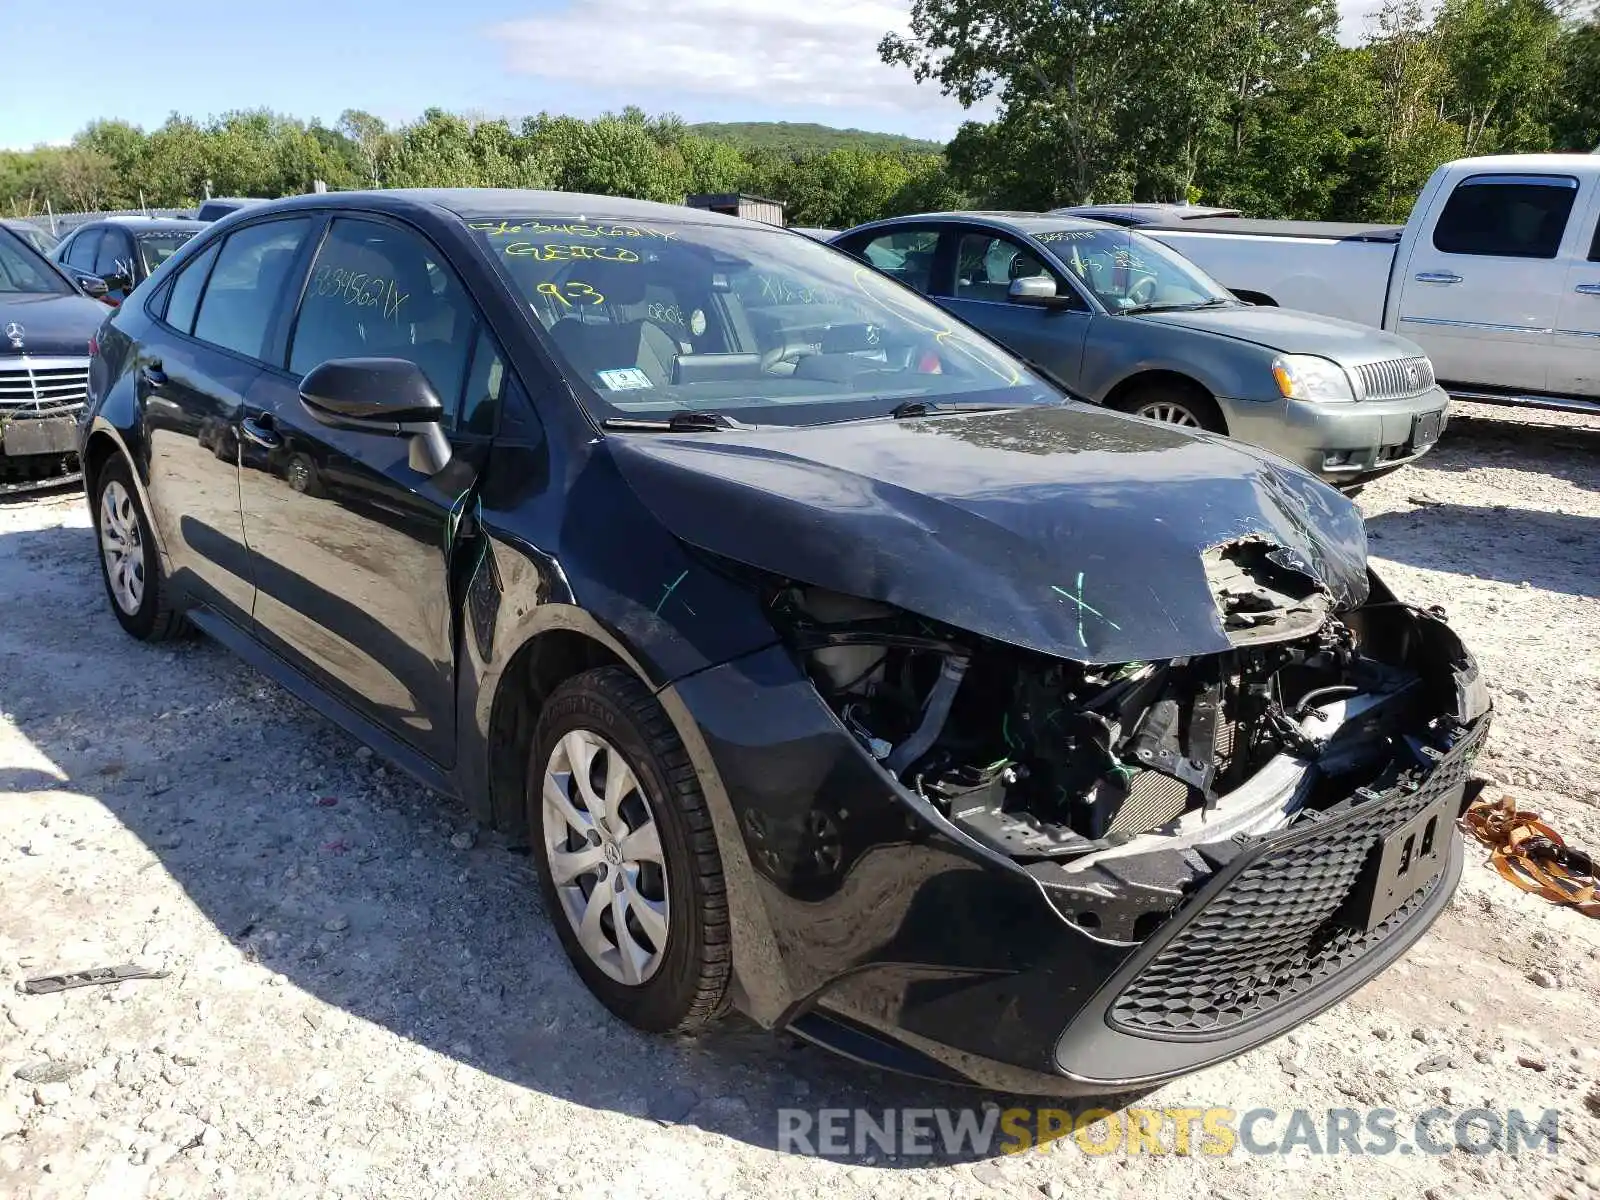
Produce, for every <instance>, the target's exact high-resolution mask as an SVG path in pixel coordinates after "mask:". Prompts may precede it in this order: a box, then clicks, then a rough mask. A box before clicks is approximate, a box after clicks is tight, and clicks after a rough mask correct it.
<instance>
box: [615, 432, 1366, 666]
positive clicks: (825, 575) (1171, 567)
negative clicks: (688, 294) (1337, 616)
mask: <svg viewBox="0 0 1600 1200" xmlns="http://www.w3.org/2000/svg"><path fill="white" fill-rule="evenodd" d="M605 446H606V448H607V450H608V451H609V452H610V453H611V454H612V455H613V456H614V461H615V462H616V464H617V468H618V470H619V471H620V472H621V474H622V476H623V478H624V479H626V480H627V482H628V483H629V485H630V486H631V487H632V488H633V489H634V490H635V491H636V493H637V494H638V495H639V497H640V499H641V500H642V501H643V502H644V504H645V505H646V507H648V508H649V509H650V510H651V511H652V512H653V513H654V514H655V515H656V517H657V518H658V519H659V520H660V521H661V522H662V523H663V524H664V525H665V526H666V527H667V528H668V529H669V530H671V531H672V533H674V534H675V535H676V536H677V537H679V538H681V539H683V540H684V541H685V542H688V543H690V544H691V545H694V546H698V547H700V548H702V549H704V550H708V551H711V552H713V553H715V554H719V555H723V556H725V557H727V558H730V559H734V560H737V561H739V562H742V563H746V564H748V565H750V566H754V567H758V568H761V569H763V570H766V571H771V572H774V573H776V574H779V575H783V576H786V577H789V578H792V579H795V580H797V581H800V582H803V583H810V584H815V585H817V586H820V587H825V588H831V589H834V590H836V591H840V592H845V593H848V594H851V595H855V596H861V597H865V598H868V599H873V600H879V601H883V602H885V603H888V604H894V605H897V606H899V607H901V608H904V609H906V610H908V611H910V612H913V613H918V614H921V615H923V616H927V617H931V618H933V619H935V620H939V621H943V622H946V623H948V624H950V625H953V626H955V627H957V628H960V629H965V630H968V631H969V632H972V633H976V634H980V635H982V636H985V637H991V638H995V639H997V640H999V641H1003V642H1009V643H1011V644H1013V645H1017V646H1022V647H1026V648H1028V649H1033V650H1037V651H1040V652H1042V653H1046V654H1054V655H1058V656H1061V657H1063V658H1069V659H1074V660H1077V661H1080V662H1088V663H1122V662H1132V661H1138V660H1146V659H1165V658H1176V657H1180V656H1183V655H1191V654H1210V653H1217V652H1220V651H1224V650H1227V649H1228V648H1229V646H1230V642H1229V639H1228V636H1227V635H1226V634H1225V633H1224V631H1223V627H1222V620H1221V617H1220V615H1219V613H1218V610H1217V606H1216V603H1215V601H1214V599H1213V597H1212V594H1211V588H1210V584H1209V583H1208V580H1207V578H1206V573H1205V568H1204V566H1203V564H1202V558H1201V556H1202V554H1203V552H1204V551H1205V550H1206V549H1207V548H1209V547H1212V546H1217V545H1220V544H1223V543H1227V542H1233V541H1239V540H1245V539H1256V540H1264V541H1266V542H1268V543H1271V544H1273V545H1275V546H1277V547H1279V548H1281V549H1280V550H1279V551H1278V552H1276V553H1275V557H1277V558H1278V559H1279V560H1280V561H1282V562H1283V563H1285V564H1286V565H1293V566H1294V567H1296V568H1297V569H1300V570H1302V571H1304V572H1305V573H1307V574H1309V575H1312V576H1313V577H1314V578H1315V579H1317V580H1318V581H1320V582H1321V583H1322V584H1323V585H1324V586H1325V587H1326V589H1327V591H1328V592H1329V594H1330V595H1331V596H1332V598H1333V600H1334V603H1335V604H1336V606H1338V607H1339V608H1346V607H1354V606H1356V605H1359V604H1360V603H1361V602H1362V601H1363V600H1364V599H1365V598H1366V591H1367V575H1366V534H1365V530H1364V528H1363V526H1362V523H1361V517H1360V514H1359V513H1358V512H1357V510H1356V508H1355V506H1354V505H1353V504H1351V503H1350V501H1348V500H1346V499H1345V498H1344V497H1343V496H1341V495H1340V494H1339V493H1338V492H1336V491H1334V490H1333V489H1332V488H1330V487H1327V486H1325V485H1323V484H1321V483H1319V482H1318V481H1317V480H1315V479H1313V478H1312V477H1311V476H1310V475H1307V474H1305V473H1304V472H1302V471H1300V470H1299V469H1297V468H1295V467H1292V466H1290V465H1289V464H1287V463H1283V462H1280V461H1278V460H1274V459H1270V458H1269V457H1267V456H1266V455H1264V454H1262V453H1260V452H1258V451H1256V450H1254V449H1252V448H1250V447H1247V446H1244V445H1241V444H1239V443H1236V442H1230V441H1227V440H1226V439H1222V438H1218V437H1213V436H1211V435H1208V434H1192V433H1188V432H1185V431H1182V430H1178V429H1176V428H1172V427H1168V426H1162V425H1157V424H1154V423H1152V422H1147V421H1140V420H1136V419H1134V418H1131V417H1124V416H1122V415H1121V414H1117V413H1110V412H1106V411H1104V410H1101V409H1097V408H1093V407H1091V406H1088V405H1082V404H1067V405H1063V406H1059V407H1056V406H1052V407H1048V408H1027V409H1013V410H1009V411H1004V412H994V413H977V414H971V415H965V416H950V417H932V418H927V419H922V420H908V421H890V420H883V421H865V422H850V423H846V424H839V425H827V426H813V427H810V428H790V429H772V430H753V431H727V432H715V433H694V434H676V435H675V434H662V433H655V434H611V435H608V436H607V438H606V441H605Z"/></svg>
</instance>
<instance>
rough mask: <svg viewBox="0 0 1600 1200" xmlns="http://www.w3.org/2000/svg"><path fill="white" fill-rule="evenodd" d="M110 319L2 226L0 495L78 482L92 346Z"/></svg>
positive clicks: (0, 260) (27, 244)
mask: <svg viewBox="0 0 1600 1200" xmlns="http://www.w3.org/2000/svg"><path fill="white" fill-rule="evenodd" d="M105 315H106V310H105V308H104V307H103V306H102V305H99V304H96V303H95V302H94V301H93V300H91V299H89V298H88V297H87V296H85V295H84V294H83V293H82V292H80V291H79V290H78V289H77V288H75V287H73V286H72V284H71V283H70V282H69V281H68V280H67V278H66V277H65V276H63V275H62V273H61V272H60V271H58V270H57V269H56V268H55V266H54V264H52V263H51V262H50V261H49V260H47V259H46V258H45V257H44V256H43V255H42V254H40V253H39V252H38V251H37V250H35V249H34V248H33V245H32V243H31V242H28V241H25V240H23V239H22V238H21V237H18V236H17V235H16V234H14V233H13V232H12V231H11V230H10V229H8V228H4V227H0V494H5V493H8V492H17V491H23V490H25V489H31V488H38V487H50V486H52V485H55V484H60V483H70V482H72V481H73V480H75V479H76V478H77V477H78V455H77V448H78V447H77V424H78V420H79V417H80V415H81V414H82V412H83V404H84V396H85V389H86V387H87V385H88V378H89V341H90V339H91V338H92V337H93V336H94V331H95V330H96V329H97V328H99V326H100V322H101V320H102V319H103V318H104V317H105Z"/></svg>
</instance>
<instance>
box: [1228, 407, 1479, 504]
mask: <svg viewBox="0 0 1600 1200" xmlns="http://www.w3.org/2000/svg"><path fill="white" fill-rule="evenodd" d="M1218 404H1219V405H1220V406H1221V408H1222V412H1223V416H1224V417H1225V418H1226V420H1227V422H1228V434H1229V436H1230V437H1235V438H1238V439H1239V440H1241V441H1245V442H1250V443H1251V444H1253V445H1257V446H1261V447H1263V448H1264V449H1267V450H1271V451H1272V452H1273V453H1275V454H1278V455H1281V456H1282V457H1284V458H1287V459H1288V460H1289V461H1290V462H1293V463H1295V464H1297V465H1298V466H1302V467H1304V468H1305V469H1306V470H1308V471H1311V472H1313V473H1314V474H1317V475H1320V476H1321V477H1322V478H1324V479H1327V480H1330V481H1336V482H1339V483H1351V482H1355V481H1356V480H1359V479H1361V478H1363V477H1366V476H1370V475H1374V474H1377V473H1380V472H1384V471H1389V470H1392V469H1394V468H1395V467H1399V466H1403V465H1404V464H1406V463H1408V462H1414V461H1415V460H1416V459H1418V458H1420V457H1422V455H1424V454H1426V453H1427V452H1428V450H1429V449H1430V448H1431V446H1432V443H1431V442H1430V443H1428V444H1426V445H1420V446H1419V445H1418V444H1417V443H1416V441H1415V437H1416V431H1417V423H1418V418H1419V417H1427V416H1429V415H1431V414H1434V413H1437V414H1439V430H1440V432H1441V433H1442V432H1443V430H1444V427H1445V425H1446V424H1447V423H1448V421H1449V406H1450V397H1449V396H1448V395H1446V393H1445V390H1444V389H1443V388H1441V387H1433V388H1430V389H1429V390H1428V391H1426V392H1423V393H1422V394H1421V395H1418V396H1410V397H1407V398H1405V399H1402V400H1359V401H1356V402H1354V403H1348V404H1315V403H1311V402H1309V401H1304V400H1276V401H1254V400H1230V399H1226V398H1223V399H1219V400H1218Z"/></svg>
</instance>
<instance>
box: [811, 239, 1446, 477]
mask: <svg viewBox="0 0 1600 1200" xmlns="http://www.w3.org/2000/svg"><path fill="white" fill-rule="evenodd" d="M833 244H834V245H836V246H838V247H839V248H840V249H843V250H845V251H847V252H849V253H851V254H854V255H856V256H857V257H859V258H861V259H863V260H864V261H866V262H868V263H870V264H871V265H872V266H874V267H875V268H877V269H879V270H881V271H884V272H885V273H887V274H889V275H891V276H893V277H894V278H896V279H898V280H899V281H900V282H902V283H904V284H906V285H907V286H909V287H912V288H914V289H916V290H917V291H918V292H921V293H922V294H923V295H925V296H927V297H928V298H929V299H931V300H933V301H934V302H935V303H936V304H938V305H940V306H941V307H942V308H944V309H946V310H947V311H949V312H951V313H953V314H954V315H955V316H957V317H960V318H961V319H962V320H963V321H965V322H967V323H968V324H970V325H973V326H975V327H977V328H978V329H981V330H983V332H985V333H987V334H988V335H989V336H991V337H993V338H994V339H996V340H997V341H999V342H1001V343H1002V344H1004V345H1005V346H1006V347H1007V348H1009V349H1010V350H1011V351H1012V352H1013V353H1016V354H1019V355H1021V356H1022V357H1024V358H1025V359H1027V360H1028V361H1029V362H1030V363H1033V364H1035V365H1037V366H1038V367H1041V368H1043V369H1044V370H1046V371H1048V372H1049V373H1050V374H1051V375H1052V376H1054V377H1055V378H1057V379H1059V380H1061V381H1062V382H1063V383H1064V384H1065V385H1066V386H1067V387H1069V388H1070V389H1072V390H1073V391H1074V392H1076V393H1077V394H1079V395H1080V396H1083V397H1084V398H1086V399H1089V400H1092V401H1094V402H1095V403H1097V404H1104V405H1107V406H1108V407H1111V408H1115V409H1119V410H1121V411H1122V412H1129V413H1136V414H1137V415H1139V416H1143V417H1149V418H1153V419H1155V420H1162V421H1170V422H1172V423H1174V424H1178V425H1186V426H1190V427H1192V428H1199V429H1207V430H1211V431H1212V432H1215V433H1226V434H1229V435H1231V436H1234V437H1238V438H1242V439H1243V440H1245V441H1248V442H1253V443H1254V444H1256V445H1258V446H1263V447H1265V448H1267V449H1269V450H1273V451H1275V452H1277V453H1279V454H1281V455H1283V456H1284V457H1285V458H1288V459H1290V460H1291V461H1293V462H1295V463H1298V464H1299V465H1301V466H1303V467H1305V468H1306V469H1307V470H1309V471H1312V472H1314V473H1316V474H1318V475H1320V476H1322V477H1323V478H1324V479H1328V480H1330V481H1334V482H1338V483H1343V484H1346V485H1350V484H1355V483H1358V482H1359V481H1360V480H1362V479H1365V478H1369V477H1371V476H1372V475H1374V474H1375V473H1378V472H1382V471H1387V470H1392V469H1394V468H1395V467H1397V466H1400V465H1402V464H1404V463H1407V462H1410V461H1412V460H1413V459H1415V458H1417V457H1418V456H1419V455H1421V454H1423V453H1425V452H1426V451H1427V450H1428V449H1429V448H1430V447H1431V446H1432V445H1433V444H1434V443H1435V442H1436V441H1438V439H1439V435H1440V433H1441V432H1442V431H1443V429H1444V425H1445V419H1446V408H1447V406H1448V397H1447V396H1446V395H1445V393H1444V391H1443V390H1442V389H1441V388H1439V387H1438V386H1437V385H1436V384H1435V383H1434V378H1433V370H1432V367H1431V366H1430V364H1429V362H1428V359H1427V357H1426V356H1425V355H1424V354H1423V353H1422V351H1421V350H1420V349H1419V348H1418V347H1417V346H1416V345H1415V344H1413V343H1411V342H1409V341H1406V340H1405V339H1403V338H1400V337H1396V336H1394V335H1393V334H1389V333H1385V332H1383V331H1381V330H1377V329H1371V328H1367V327H1364V326H1360V325H1356V324H1353V323H1351V322H1347V321H1337V320H1333V319H1331V318H1327V317H1320V316H1316V315H1314V314H1310V313H1300V312H1294V311H1291V310H1287V309H1278V308H1262V307H1256V306H1253V305H1250V304H1246V303H1244V302H1243V301H1241V300H1239V299H1238V298H1237V297H1235V296H1233V295H1232V294H1231V293H1229V292H1228V291H1227V290H1226V289H1225V288H1223V287H1222V286H1221V285H1220V284H1218V283H1217V282H1216V281H1215V280H1213V279H1211V278H1210V277H1209V276H1207V275H1206V273H1205V272H1204V271H1201V270H1199V269H1198V268H1196V267H1195V266H1194V264H1193V263H1191V262H1189V261H1187V260H1186V259H1184V258H1183V257H1182V256H1181V255H1179V254H1176V253H1174V252H1173V251H1172V250H1169V249H1168V248H1166V247H1165V246H1163V245H1162V244H1161V243H1159V242H1157V241H1154V240H1152V239H1151V238H1148V237H1146V236H1144V235H1143V234H1142V233H1139V232H1137V231H1135V230H1133V229H1127V228H1119V227H1117V226H1113V225H1108V224H1105V223H1102V222H1096V221H1088V220H1083V219H1080V218H1074V217H1067V216H1055V215H1039V214H1030V213H934V214H927V215H922V216H914V217H896V218H894V219H892V220H888V221H878V222H874V223H872V224H870V225H864V226H861V227H859V228H857V229H853V230H850V231H848V232H847V233H843V234H840V235H839V236H838V237H836V238H834V239H833Z"/></svg>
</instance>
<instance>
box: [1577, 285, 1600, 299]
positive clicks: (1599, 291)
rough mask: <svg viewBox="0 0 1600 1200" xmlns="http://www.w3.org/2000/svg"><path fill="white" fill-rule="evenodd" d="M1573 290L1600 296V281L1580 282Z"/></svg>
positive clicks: (1585, 294)
mask: <svg viewBox="0 0 1600 1200" xmlns="http://www.w3.org/2000/svg"><path fill="white" fill-rule="evenodd" d="M1572 290H1573V291H1575V292H1577V293H1578V294H1579V295H1580V296H1600V283H1580V284H1579V285H1578V286H1577V287H1575V288H1573V289H1572Z"/></svg>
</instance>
